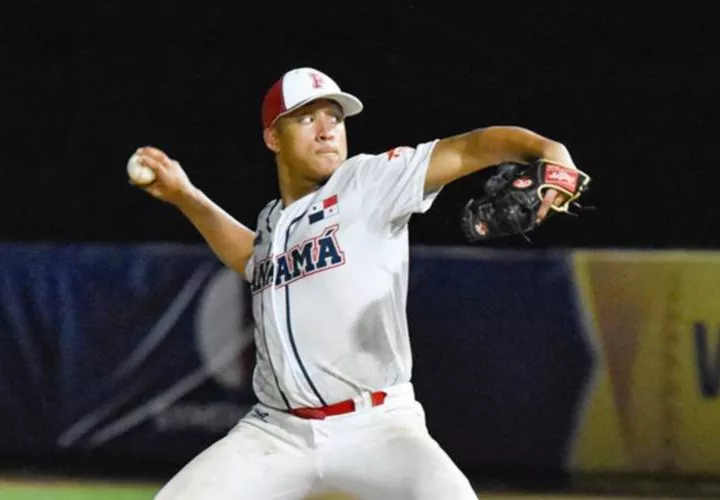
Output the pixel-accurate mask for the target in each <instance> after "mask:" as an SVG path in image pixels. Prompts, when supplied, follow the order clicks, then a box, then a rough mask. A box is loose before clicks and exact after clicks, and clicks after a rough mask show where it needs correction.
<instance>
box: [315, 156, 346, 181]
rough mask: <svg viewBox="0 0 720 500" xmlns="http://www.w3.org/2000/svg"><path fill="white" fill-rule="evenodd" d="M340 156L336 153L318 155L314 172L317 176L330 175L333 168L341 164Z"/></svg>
mask: <svg viewBox="0 0 720 500" xmlns="http://www.w3.org/2000/svg"><path fill="white" fill-rule="evenodd" d="M342 162H343V160H342V157H341V156H340V155H338V154H326V155H322V156H319V157H318V158H317V159H316V161H315V165H314V167H315V168H314V169H313V170H315V173H316V174H317V175H318V176H319V177H323V178H327V177H330V176H331V175H332V174H333V172H335V170H337V168H338V167H339V166H340V165H341V164H342Z"/></svg>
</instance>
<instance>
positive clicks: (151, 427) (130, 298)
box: [0, 245, 593, 470]
mask: <svg viewBox="0 0 720 500" xmlns="http://www.w3.org/2000/svg"><path fill="white" fill-rule="evenodd" d="M410 269H411V275H410V295H409V298H408V317H409V323H410V325H409V326H410V332H411V343H412V347H413V349H414V352H415V364H414V371H413V372H414V377H413V380H414V382H415V385H416V390H417V393H418V398H419V399H420V400H421V402H422V403H423V404H424V406H425V408H426V410H427V416H428V424H429V426H430V430H431V432H432V433H433V434H434V435H435V437H436V438H437V440H438V441H439V442H440V443H441V445H442V446H443V447H444V448H445V449H446V450H447V451H448V452H449V453H450V455H451V456H452V457H453V458H454V459H455V460H456V461H457V463H458V464H459V465H460V466H461V467H462V468H464V469H466V470H481V469H487V468H504V467H514V468H517V467H529V468H538V467H541V468H548V467H550V468H558V469H561V468H562V467H563V466H564V463H565V461H566V455H567V450H568V448H569V446H570V444H571V443H570V442H571V439H572V437H573V430H574V428H575V426H576V419H577V415H578V412H579V407H580V404H581V402H582V398H583V393H584V390H585V386H586V385H587V381H588V377H589V374H590V371H591V368H592V360H593V356H592V351H591V349H590V346H589V343H588V342H587V340H586V338H585V334H584V333H583V332H584V329H583V323H582V321H581V314H580V313H579V312H578V311H579V310H580V309H579V308H578V307H577V306H576V292H575V290H574V285H573V279H572V269H571V267H570V265H569V264H568V256H567V255H566V253H564V252H520V251H517V252H513V251H490V250H478V249H470V248H468V249H463V248H425V247H418V248H415V249H413V251H412V260H411V265H410ZM252 327H253V325H252V318H251V316H250V307H249V295H248V290H247V286H246V284H245V283H243V282H242V281H241V279H240V277H239V276H237V275H236V274H235V273H232V272H230V271H229V270H227V269H226V268H225V267H224V266H222V265H221V264H220V262H219V261H218V260H217V259H216V258H215V257H214V256H213V255H212V254H211V253H210V252H209V250H207V249H206V248H205V247H202V246H192V245H187V246H184V245H128V246H110V245H107V246H103V245H0V333H1V334H2V338H3V341H2V343H0V411H2V415H3V417H2V420H3V425H2V426H0V453H3V454H12V453H13V452H23V453H24V454H26V455H27V454H33V453H37V454H38V455H41V454H43V453H47V452H53V453H63V452H67V453H71V452H75V451H93V450H94V451H97V452H101V453H102V454H103V455H104V456H110V457H116V458H117V459H118V460H123V459H127V458H128V457H133V456H137V455H138V454H142V456H144V457H146V458H154V459H156V460H157V461H159V462H162V461H166V462H172V463H177V462H183V461H185V460H187V459H189V458H191V457H192V456H194V455H195V454H196V453H198V452H199V451H200V450H202V449H203V448H205V447H206V446H207V445H209V444H210V443H211V442H213V441H215V440H216V439H218V438H219V437H221V436H222V435H224V433H225V432H227V430H229V428H230V427H231V426H232V425H234V423H235V422H236V421H237V419H238V418H240V417H241V416H242V415H243V414H244V413H245V412H246V411H247V409H248V408H249V407H250V406H251V405H252V404H253V403H254V402H255V398H254V396H253V394H252V388H251V372H252V368H253V360H254V350H253V343H252Z"/></svg>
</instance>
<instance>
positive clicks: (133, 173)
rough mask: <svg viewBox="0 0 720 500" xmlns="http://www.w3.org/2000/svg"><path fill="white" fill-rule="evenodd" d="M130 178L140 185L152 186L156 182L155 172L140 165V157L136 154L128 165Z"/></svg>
mask: <svg viewBox="0 0 720 500" xmlns="http://www.w3.org/2000/svg"><path fill="white" fill-rule="evenodd" d="M127 173H128V176H129V177H130V178H131V179H132V180H133V182H135V183H136V184H139V185H141V186H142V185H145V184H150V183H151V182H152V181H154V180H155V172H153V171H152V169H151V168H150V167H146V166H145V165H141V164H140V163H138V156H137V154H134V155H132V156H131V157H130V159H129V160H128V163H127Z"/></svg>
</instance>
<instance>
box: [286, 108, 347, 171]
mask: <svg viewBox="0 0 720 500" xmlns="http://www.w3.org/2000/svg"><path fill="white" fill-rule="evenodd" d="M275 139H276V147H277V150H276V153H277V154H278V156H279V157H280V158H279V159H280V161H281V162H283V163H285V164H287V165H289V166H290V167H291V168H292V170H293V171H294V172H295V173H297V174H300V175H301V176H302V177H305V178H307V179H309V180H312V181H313V182H322V181H323V180H325V179H327V178H328V177H330V175H331V174H332V173H333V172H334V171H335V169H336V168H337V167H339V166H340V164H341V163H342V162H343V161H345V159H346V158H347V138H346V136H345V120H344V117H343V112H342V108H341V107H340V106H339V105H338V104H337V103H335V102H334V101H330V100H327V99H321V100H317V101H314V102H312V103H310V104H307V105H305V106H303V107H301V108H298V109H297V110H295V111H293V112H292V113H289V114H287V115H285V116H283V117H281V118H280V119H279V120H278V122H277V124H276V126H275Z"/></svg>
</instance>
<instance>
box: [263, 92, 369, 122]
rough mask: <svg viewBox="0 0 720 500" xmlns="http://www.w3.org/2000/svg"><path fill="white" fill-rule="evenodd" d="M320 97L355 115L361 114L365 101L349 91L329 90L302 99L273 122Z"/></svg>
mask: <svg viewBox="0 0 720 500" xmlns="http://www.w3.org/2000/svg"><path fill="white" fill-rule="evenodd" d="M318 99H329V100H331V101H335V102H337V103H338V104H339V105H340V107H341V108H342V110H343V114H344V115H345V116H346V117H347V116H355V115H357V114H359V113H360V112H361V111H362V110H363V103H362V101H360V99H358V98H357V97H355V96H354V95H352V94H348V93H347V92H328V93H327V94H319V95H314V96H312V97H311V98H310V99H306V100H304V101H300V102H299V103H297V104H296V105H295V106H293V107H292V108H289V109H287V110H286V111H284V112H282V113H280V114H279V115H277V116H276V117H275V120H273V123H275V122H276V121H277V120H278V118H280V117H282V116H285V115H287V114H288V113H292V112H293V111H295V110H296V109H298V108H301V107H303V106H305V105H306V104H310V103H311V102H313V101H317V100H318Z"/></svg>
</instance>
